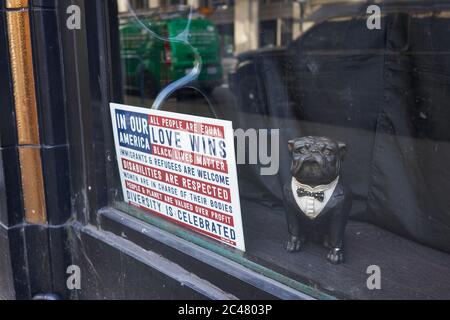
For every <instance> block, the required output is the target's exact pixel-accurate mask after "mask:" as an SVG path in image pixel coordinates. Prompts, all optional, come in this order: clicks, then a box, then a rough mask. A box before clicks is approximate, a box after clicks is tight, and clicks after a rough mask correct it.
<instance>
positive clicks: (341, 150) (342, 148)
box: [338, 142, 347, 160]
mask: <svg viewBox="0 0 450 320" xmlns="http://www.w3.org/2000/svg"><path fill="white" fill-rule="evenodd" d="M338 146H339V156H340V157H341V160H344V158H345V155H346V154H347V144H346V143H344V142H338Z"/></svg>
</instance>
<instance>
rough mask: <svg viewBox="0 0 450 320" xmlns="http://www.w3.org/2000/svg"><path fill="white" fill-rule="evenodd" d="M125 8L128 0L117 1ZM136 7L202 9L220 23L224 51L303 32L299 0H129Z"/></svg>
mask: <svg viewBox="0 0 450 320" xmlns="http://www.w3.org/2000/svg"><path fill="white" fill-rule="evenodd" d="M118 1H119V8H120V10H121V11H126V7H127V6H126V0H118ZM129 2H130V4H131V5H132V6H133V7H134V8H135V9H137V10H142V9H145V8H156V7H160V8H162V7H167V6H172V5H180V4H184V5H186V4H189V5H192V6H193V7H194V8H196V9H200V8H203V9H205V8H206V10H204V12H205V13H206V14H208V17H209V18H210V19H211V20H212V21H213V22H214V23H215V24H216V25H217V27H218V29H219V32H220V34H221V36H222V41H223V47H224V54H225V55H227V54H229V53H231V52H243V51H247V50H252V49H257V48H260V47H266V46H283V45H286V44H288V43H289V42H290V41H291V40H292V39H293V38H296V37H298V36H299V34H300V27H299V23H298V22H296V21H298V20H299V18H300V4H299V1H294V0H129Z"/></svg>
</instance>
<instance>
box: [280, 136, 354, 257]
mask: <svg viewBox="0 0 450 320" xmlns="http://www.w3.org/2000/svg"><path fill="white" fill-rule="evenodd" d="M289 150H290V152H291V155H292V167H291V173H292V181H291V182H289V183H288V184H287V185H286V186H285V187H284V201H285V207H286V215H287V223H288V228H289V233H290V239H289V241H288V243H287V251H288V252H297V251H300V250H302V247H303V245H304V243H305V242H306V241H307V240H308V239H312V240H318V241H322V242H323V244H324V245H325V246H326V247H327V248H329V249H330V252H329V253H328V255H327V259H328V260H329V261H330V262H331V263H333V264H339V263H342V262H344V260H345V257H344V234H345V227H346V225H347V220H348V215H349V212H350V209H351V206H352V200H351V193H350V192H348V190H347V189H346V188H345V186H344V185H343V184H342V181H341V179H340V176H339V174H340V169H341V162H342V160H343V158H344V155H345V151H346V145H345V144H344V143H339V142H335V141H333V140H332V139H329V138H325V137H304V138H299V139H296V140H292V141H289Z"/></svg>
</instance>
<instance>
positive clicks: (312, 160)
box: [289, 137, 347, 187]
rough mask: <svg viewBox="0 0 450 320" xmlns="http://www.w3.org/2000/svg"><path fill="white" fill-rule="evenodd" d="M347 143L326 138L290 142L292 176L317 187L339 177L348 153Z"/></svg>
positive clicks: (301, 139) (310, 138)
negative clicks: (342, 163)
mask: <svg viewBox="0 0 450 320" xmlns="http://www.w3.org/2000/svg"><path fill="white" fill-rule="evenodd" d="M346 148H347V147H346V145H345V143H340V142H336V141H333V140H331V139H329V138H325V137H303V138H299V139H295V140H292V141H289V150H290V152H291V155H292V167H291V174H292V176H293V177H294V178H295V179H297V181H298V182H300V183H303V184H306V185H309V186H312V187H316V186H319V185H326V184H329V183H331V182H333V181H334V180H336V178H337V177H338V176H339V172H340V169H341V162H342V160H343V159H344V155H345V152H346Z"/></svg>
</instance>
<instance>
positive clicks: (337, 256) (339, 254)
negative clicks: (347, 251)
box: [327, 248, 345, 264]
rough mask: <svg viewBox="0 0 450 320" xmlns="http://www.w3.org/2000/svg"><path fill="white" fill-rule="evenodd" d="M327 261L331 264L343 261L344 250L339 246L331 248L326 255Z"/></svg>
mask: <svg viewBox="0 0 450 320" xmlns="http://www.w3.org/2000/svg"><path fill="white" fill-rule="evenodd" d="M327 259H328V261H330V262H331V263H332V264H340V263H343V262H344V261H345V257H344V251H343V250H342V249H340V248H334V249H331V251H330V252H329V253H328V255H327Z"/></svg>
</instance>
